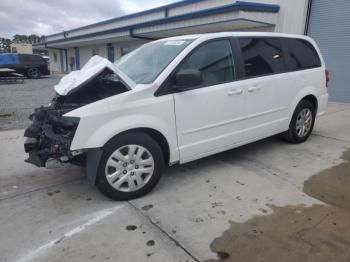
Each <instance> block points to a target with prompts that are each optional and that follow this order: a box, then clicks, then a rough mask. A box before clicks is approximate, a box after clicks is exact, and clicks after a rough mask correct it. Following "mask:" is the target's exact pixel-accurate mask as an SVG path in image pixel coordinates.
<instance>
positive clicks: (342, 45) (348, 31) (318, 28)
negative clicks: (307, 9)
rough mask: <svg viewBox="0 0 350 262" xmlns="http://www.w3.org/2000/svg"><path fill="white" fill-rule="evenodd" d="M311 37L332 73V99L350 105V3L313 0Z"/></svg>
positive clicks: (310, 26)
mask: <svg viewBox="0 0 350 262" xmlns="http://www.w3.org/2000/svg"><path fill="white" fill-rule="evenodd" d="M308 35H310V36H311V37H312V38H314V39H315V40H316V42H317V43H318V45H319V46H320V49H321V51H322V53H323V56H324V58H325V61H326V66H327V68H328V69H329V71H330V72H331V84H330V89H329V93H330V99H331V100H332V101H337V102H348V103H350V71H349V68H350V1H349V0H332V1H329V0H313V3H312V9H311V14H310V20H309V29H308Z"/></svg>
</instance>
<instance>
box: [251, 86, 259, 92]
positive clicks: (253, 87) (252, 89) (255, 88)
mask: <svg viewBox="0 0 350 262" xmlns="http://www.w3.org/2000/svg"><path fill="white" fill-rule="evenodd" d="M260 89H261V87H260V86H252V87H250V88H248V92H249V93H253V92H255V91H260Z"/></svg>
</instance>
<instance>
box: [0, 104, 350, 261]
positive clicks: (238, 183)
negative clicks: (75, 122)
mask: <svg viewBox="0 0 350 262" xmlns="http://www.w3.org/2000/svg"><path fill="white" fill-rule="evenodd" d="M22 134H23V131H22V130H15V131H4V132H0V144H1V149H0V232H1V234H0V261H1V262H2V261H23V262H27V261H206V260H207V261H269V262H270V261H297V260H298V261H349V260H350V233H349V232H350V223H349V222H348V217H349V216H350V206H349V205H348V203H350V194H349V193H348V191H349V190H348V188H349V186H350V159H349V155H350V154H349V153H348V151H349V150H350V105H348V104H330V107H329V110H328V113H327V115H326V116H323V117H322V118H320V119H318V122H317V124H316V126H315V132H314V135H313V136H311V138H310V140H309V141H308V142H306V143H304V144H301V145H290V144H287V143H285V142H283V141H281V140H279V139H278V138H269V139H266V140H263V141H260V142H257V143H253V144H250V145H247V146H244V147H241V148H238V149H234V150H231V151H228V152H225V153H221V154H218V155H215V156H211V157H208V158H205V159H201V160H198V161H195V162H192V163H188V164H186V165H183V166H175V167H171V168H168V169H167V170H166V171H165V174H164V176H163V178H162V180H161V182H160V184H159V185H158V186H157V187H156V189H155V190H154V191H153V192H151V194H149V195H147V196H145V197H143V198H140V199H137V200H133V201H130V202H113V201H111V200H109V199H107V198H105V197H104V196H102V195H101V194H100V193H99V192H98V191H97V189H96V188H95V187H94V186H92V185H90V184H89V183H88V182H87V181H86V180H85V178H84V170H83V169H81V168H78V167H64V168H61V169H55V170H45V169H38V168H36V167H33V166H31V165H29V164H26V163H24V162H23V160H24V158H25V154H24V153H23V149H22V147H23V139H22Z"/></svg>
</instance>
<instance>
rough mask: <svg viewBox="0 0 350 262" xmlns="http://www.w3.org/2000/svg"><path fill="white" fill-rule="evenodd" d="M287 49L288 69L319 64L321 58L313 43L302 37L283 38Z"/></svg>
mask: <svg viewBox="0 0 350 262" xmlns="http://www.w3.org/2000/svg"><path fill="white" fill-rule="evenodd" d="M284 41H286V43H287V46H288V49H289V54H288V55H289V64H290V70H292V71H296V70H303V69H309V68H315V67H320V66H321V60H320V58H319V56H318V53H317V51H316V50H315V48H314V47H313V45H312V44H311V43H310V42H308V41H306V40H302V39H285V40H284Z"/></svg>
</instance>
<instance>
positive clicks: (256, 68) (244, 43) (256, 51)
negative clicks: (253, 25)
mask: <svg viewBox="0 0 350 262" xmlns="http://www.w3.org/2000/svg"><path fill="white" fill-rule="evenodd" d="M239 45H240V47H241V50H242V55H243V60H244V69H245V76H246V77H248V78H249V77H258V76H264V75H270V74H276V73H283V72H286V68H285V61H284V56H283V52H282V45H281V40H280V39H279V38H253V37H247V38H245V37H244V38H239Z"/></svg>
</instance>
